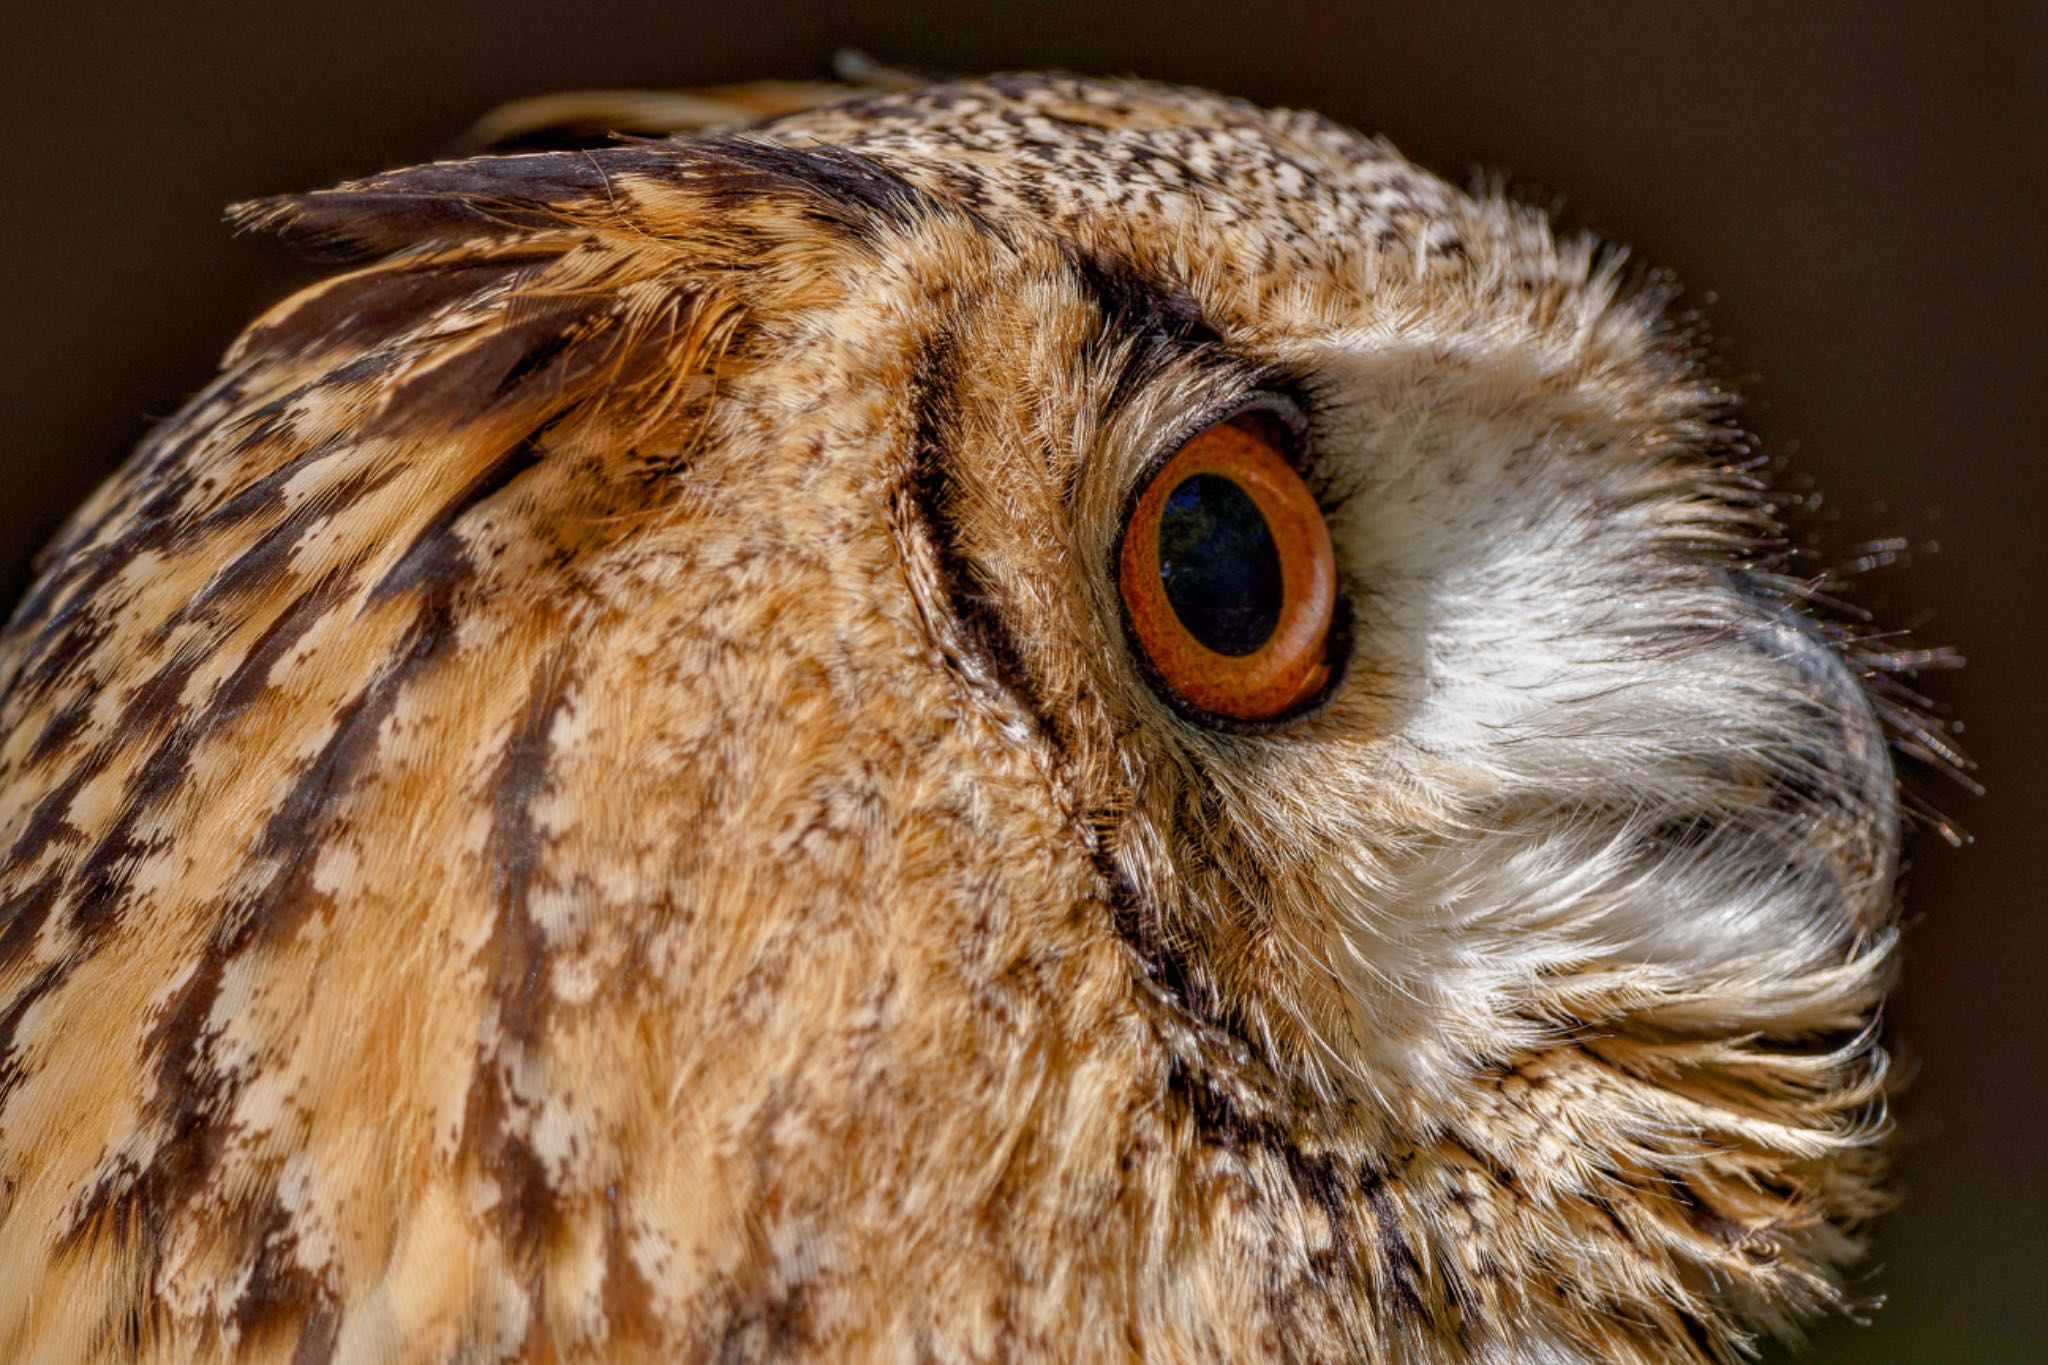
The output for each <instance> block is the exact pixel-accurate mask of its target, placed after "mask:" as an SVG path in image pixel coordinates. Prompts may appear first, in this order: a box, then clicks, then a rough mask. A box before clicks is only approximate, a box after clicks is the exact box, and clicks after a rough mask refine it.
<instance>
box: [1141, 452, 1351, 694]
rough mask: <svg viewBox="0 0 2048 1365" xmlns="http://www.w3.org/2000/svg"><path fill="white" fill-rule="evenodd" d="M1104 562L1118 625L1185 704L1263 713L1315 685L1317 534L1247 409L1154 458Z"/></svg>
mask: <svg viewBox="0 0 2048 1365" xmlns="http://www.w3.org/2000/svg"><path fill="white" fill-rule="evenodd" d="M1117 568H1118V573H1117V586H1118V589H1119V591H1120V592H1121V593H1122V594H1123V601H1124V610H1125V613H1126V616H1127V619H1128V621H1129V624H1130V630H1131V634H1132V635H1133V636H1134V637H1136V639H1137V642H1138V645H1139V647H1140V648H1142V649H1143V650H1144V654H1145V658H1146V659H1147V660H1148V661H1149V662H1150V663H1151V665H1152V669H1153V671H1154V673H1155V674H1156V675H1157V677H1158V680H1159V681H1160V682H1162V683H1164V684H1165V686H1166V687H1167V688H1168V689H1169V690H1171V692H1172V693H1173V694H1174V696H1176V697H1178V698H1179V699H1180V700H1181V701H1182V702H1184V703H1186V704H1187V705H1188V706H1190V707H1193V708H1194V709H1195V710H1197V711H1201V712H1206V713H1208V714H1210V715H1213V716H1221V717H1227V718H1228V719H1231V720H1237V721H1265V720H1274V719H1278V718H1280V717H1283V716H1285V715H1287V714H1288V713H1289V712H1291V711H1294V710H1297V709H1299V708H1300V707H1302V706H1304V705H1305V704H1307V703H1308V702H1311V701H1313V700H1314V699H1315V698H1316V697H1317V696H1318V695H1319V694H1320V693H1321V692H1322V691H1323V690H1324V688H1325V687H1326V685H1327V684H1328V683H1329V681H1330V671H1331V663H1330V627H1331V621H1332V619H1333V616H1334V614H1335V611H1336V603H1337V564H1336V555H1335V554H1334V552H1333V551H1332V550H1331V547H1330V530H1329V527H1327V526H1326V525H1324V524H1323V513H1322V509H1321V508H1320V507H1318V506H1317V505H1316V500H1315V496H1314V495H1313V494H1312V493H1310V492H1309V490H1308V485H1306V484H1304V483H1303V482H1302V481H1301V476H1300V475H1299V474H1297V473H1295V472H1294V468H1293V466H1292V465H1290V464H1289V463H1288V462H1287V459H1286V457H1285V456H1284V455H1283V454H1282V453H1281V451H1280V450H1279V448H1278V447H1277V445H1276V443H1275V441H1274V439H1273V436H1272V432H1271V430H1270V428H1269V427H1268V425H1267V423H1266V422H1265V421H1263V420H1261V419H1259V418H1258V417H1257V416H1256V415H1255V414H1246V415H1244V416H1240V417H1233V418H1230V419H1228V420H1225V421H1222V422H1218V423H1216V424H1215V425H1214V426H1211V427H1209V428H1207V429H1206V430H1204V431H1202V432H1201V433H1200V434H1198V435H1197V436H1195V437H1194V439H1192V440H1190V441H1189V442H1188V443H1187V444H1186V445H1184V446H1182V447H1181V448H1180V449H1179V450H1178V451H1177V452H1175V453H1174V455H1173V457H1172V458H1171V459H1169V460H1168V461H1167V462H1166V463H1165V464H1164V465H1163V466H1161V467H1160V469H1159V471H1158V472H1157V473H1156V474H1154V475H1153V476H1152V480H1151V482H1149V483H1147V484H1146V485H1145V487H1144V490H1143V491H1142V492H1140V493H1139V495H1138V499H1137V502H1136V504H1135V505H1134V506H1133V507H1132V509H1131V515H1130V520H1129V521H1128V522H1127V523H1126V524H1125V526H1124V534H1123V544H1122V548H1121V550H1120V552H1119V555H1118V565H1117Z"/></svg>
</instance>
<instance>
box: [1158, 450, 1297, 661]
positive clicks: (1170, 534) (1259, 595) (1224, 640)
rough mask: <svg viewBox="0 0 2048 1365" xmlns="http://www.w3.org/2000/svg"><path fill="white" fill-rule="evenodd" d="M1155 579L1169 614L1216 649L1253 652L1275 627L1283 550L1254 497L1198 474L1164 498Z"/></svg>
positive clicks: (1227, 482) (1223, 480) (1216, 478)
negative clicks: (1168, 604) (1162, 587)
mask: <svg viewBox="0 0 2048 1365" xmlns="http://www.w3.org/2000/svg"><path fill="white" fill-rule="evenodd" d="M1159 577H1160V579H1161V581H1162V582H1164V583H1165V585H1166V600H1167V601H1168V602H1171V603H1172V604H1173V613H1174V615H1176V616H1178V617H1180V623H1181V624H1182V625H1183V626H1186V627H1187V631H1188V634H1190V635H1192V636H1194V637H1195V638H1196V639H1197V640H1199V641H1201V642H1202V643H1203V644H1204V645H1206V646H1208V647H1209V648H1210V649H1213V650H1215V651H1216V652H1217V653H1218V654H1250V653H1251V652H1252V651H1253V650H1256V649H1257V648H1258V647H1259V646H1260V645H1263V644H1264V643H1266V641H1267V640H1268V639H1270V638H1271V637H1272V634H1273V628H1274V627H1275V626H1278V625H1279V624H1280V606H1281V602H1282V595H1281V584H1280V551H1279V549H1278V547H1276V546H1275V545H1274V544H1273V532H1272V530H1271V528H1269V527H1268V526H1267V525H1266V518H1265V517H1264V516H1262V515H1261V514H1260V512H1259V505H1258V504H1257V503H1256V502H1253V501H1252V499H1251V495H1250V494H1248V493H1246V492H1245V491H1244V490H1243V489H1242V488H1239V487H1238V486H1237V485H1236V484H1235V483H1233V482H1231V481H1230V480H1229V479H1226V478H1224V477H1223V476H1222V475H1220V474H1195V475H1192V476H1190V477H1189V478H1186V479H1184V480H1182V481H1181V482H1180V483H1179V484H1178V485H1176V486H1175V488H1174V490H1173V491H1172V492H1171V493H1169V494H1167V495H1166V510H1165V511H1164V512H1162V513H1161V514H1160V517H1159Z"/></svg>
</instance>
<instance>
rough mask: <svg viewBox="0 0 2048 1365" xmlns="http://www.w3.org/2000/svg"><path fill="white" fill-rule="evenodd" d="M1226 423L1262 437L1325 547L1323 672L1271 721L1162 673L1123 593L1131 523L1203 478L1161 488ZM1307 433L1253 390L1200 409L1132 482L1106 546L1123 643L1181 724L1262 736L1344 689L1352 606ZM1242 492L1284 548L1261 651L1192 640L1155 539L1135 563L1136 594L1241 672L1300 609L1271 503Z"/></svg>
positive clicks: (1303, 422) (1289, 405)
mask: <svg viewBox="0 0 2048 1365" xmlns="http://www.w3.org/2000/svg"><path fill="white" fill-rule="evenodd" d="M1232 423H1237V424H1241V425H1244V426H1248V427H1250V428H1252V429H1253V431H1254V433H1255V434H1256V435H1258V436H1259V437H1261V438H1262V439H1263V443H1264V445H1265V446H1266V447H1267V448H1268V449H1269V450H1270V452H1271V453H1272V455H1273V457H1274V459H1275V461H1276V463H1277V464H1278V465H1279V466H1281V467H1282V468H1283V469H1284V470H1285V472H1286V474H1287V475H1288V476H1289V477H1291V479H1292V480H1294V481H1295V482H1296V483H1297V484H1298V487H1299V492H1300V494H1302V495H1304V496H1303V497H1302V500H1301V501H1302V503H1303V504H1305V506H1306V507H1307V508H1309V509H1310V510H1312V512H1313V519H1312V521H1311V522H1309V523H1308V525H1309V529H1310V532H1311V534H1313V535H1315V536H1318V537H1319V538H1320V540H1321V542H1322V546H1323V553H1322V554H1321V556H1320V563H1321V565H1322V566H1323V575H1322V577H1323V583H1324V587H1325V589H1326V591H1327V596H1328V601H1329V614H1328V620H1327V624H1325V625H1323V626H1322V646H1323V647H1322V656H1321V658H1320V659H1319V660H1315V661H1313V662H1312V663H1311V664H1310V665H1308V667H1309V668H1310V669H1311V670H1313V669H1314V668H1317V667H1320V668H1321V669H1322V672H1323V677H1322V680H1321V681H1320V682H1319V683H1317V684H1315V685H1314V687H1313V690H1312V691H1309V692H1306V693H1299V692H1297V693H1296V694H1295V695H1294V698H1293V700H1291V701H1290V702H1287V703H1283V704H1282V705H1281V707H1280V709H1279V710H1277V711H1274V712H1273V713H1271V714H1267V715H1235V714H1231V713H1229V712H1225V711H1219V710H1214V709H1210V708H1209V707H1206V706H1203V705H1202V704H1201V703H1200V702H1199V701H1196V700H1194V699H1191V698H1190V697H1189V696H1187V695H1186V694H1185V693H1184V692H1183V691H1182V690H1181V688H1180V687H1179V686H1177V685H1176V684H1175V683H1174V681H1173V680H1172V679H1170V678H1168V677H1167V676H1166V673H1165V671H1164V670H1163V669H1162V668H1161V667H1160V665H1159V663H1158V661H1157V660H1156V659H1155V658H1154V657H1153V654H1152V651H1151V649H1150V648H1149V647H1148V646H1147V644H1146V640H1145V636H1144V633H1143V631H1142V630H1141V628H1140V625H1139V622H1138V621H1137V620H1136V619H1135V618H1134V615H1133V611H1132V604H1131V596H1130V594H1128V593H1126V592H1125V591H1124V582H1125V577H1126V574H1127V573H1129V572H1130V570H1131V569H1132V568H1133V567H1134V566H1133V564H1132V562H1131V560H1130V559H1127V558H1126V554H1125V551H1126V549H1127V548H1129V539H1130V531H1131V528H1132V526H1133V525H1135V524H1136V522H1137V518H1138V515H1139V512H1140V509H1141V507H1143V506H1144V505H1145V503H1146V502H1147V500H1148V498H1150V499H1151V500H1152V501H1154V502H1155V503H1157V504H1163V503H1164V502H1165V500H1166V497H1167V496H1168V495H1169V494H1170V493H1172V492H1173V491H1174V490H1175V489H1178V488H1179V487H1180V485H1181V484H1182V483H1184V482H1185V481H1186V480H1187V479H1188V478H1191V477H1193V476H1194V475H1195V474H1197V473H1200V472H1204V471H1203V470H1201V469H1200V468H1198V467H1190V468H1189V469H1188V470H1187V471H1186V473H1184V474H1183V475H1182V476H1181V477H1179V478H1176V479H1174V480H1173V481H1172V486H1171V487H1168V486H1166V475H1167V473H1168V471H1169V468H1170V467H1171V466H1172V465H1173V464H1174V463H1175V462H1176V461H1177V460H1179V459H1181V457H1182V456H1183V455H1184V454H1185V453H1187V451H1188V450H1189V448H1190V447H1192V446H1193V445H1194V444H1195V443H1196V442H1197V441H1198V440H1199V439H1200V438H1201V437H1202V436H1203V435H1205V434H1206V433H1208V432H1209V431H1211V430H1213V429H1215V428H1217V427H1221V426H1226V425H1229V424H1232ZM1307 432H1308V419H1307V417H1306V415H1305V414H1304V413H1303V410H1302V408H1301V406H1300V405H1299V404H1298V403H1296V402H1295V401H1294V400H1292V399H1290V398H1288V397H1286V396H1285V395H1283V394H1279V393H1273V392H1260V393H1255V394H1252V395H1250V396H1248V397H1245V398H1243V399H1241V400H1240V401H1238V402H1236V403H1234V404H1232V405H1230V406H1228V407H1222V408H1218V409H1216V410H1214V411H1212V412H1209V413H1205V414H1204V415H1203V416H1202V417H1200V418H1199V419H1197V420H1195V421H1191V422H1189V423H1187V424H1186V425H1184V426H1183V427H1181V428H1180V429H1179V430H1178V431H1176V433H1175V434H1174V436H1173V437H1172V438H1170V439H1168V440H1166V441H1164V442H1162V443H1161V444H1160V448H1159V450H1158V451H1157V453H1155V454H1154V455H1153V456H1152V457H1151V458H1150V459H1148V460H1147V461H1146V462H1145V466H1144V468H1143V469H1142V470H1141V471H1140V473H1139V475H1138V477H1137V478H1135V479H1134V480H1132V483H1131V488H1130V491H1129V493H1128V494H1127V495H1126V497H1125V499H1124V505H1123V513H1122V517H1121V519H1120V520H1119V522H1118V524H1117V531H1116V536H1115V539H1114V542H1113V543H1112V545H1111V546H1110V556H1109V577H1110V583H1111V586H1112V587H1113V588H1114V589H1115V590H1116V600H1117V610H1118V615H1119V617H1120V619H1121V622H1122V625H1123V631H1124V641H1125V644H1126V645H1127V647H1128V648H1129V651H1130V654H1131V657H1132V659H1133V660H1135V662H1136V664H1137V667H1138V672H1139V674H1140V676H1142V677H1143V678H1144V680H1145V683H1146V685H1147V686H1148V687H1150V688H1151V690H1152V692H1153V694H1154V695H1156V696H1157V697H1158V698H1159V699H1160V700H1161V701H1162V702H1164V703H1165V704H1166V705H1167V707H1168V708H1169V709H1170V710H1172V711H1173V712H1174V713H1175V714H1177V715H1179V716H1180V717H1181V718H1182V719H1184V720H1188V721H1191V722H1193V723H1194V724H1196V725H1200V726H1202V727H1204V728H1206V729H1211V730H1220V731H1224V732H1227V733H1233V734H1261V733H1266V732H1269V731H1273V730H1279V729H1284V728H1287V727H1289V726H1293V725H1296V724H1298V723H1300V722H1302V721H1304V720H1307V719H1309V718H1311V717H1313V716H1315V715H1317V714H1319V713H1320V712H1322V711H1323V710H1324V709H1325V708H1326V707H1327V706H1328V705H1329V703H1330V701H1331V699H1332V698H1333V697H1334V696H1335V695H1336V693H1337V691H1338V689H1339V688H1340V687H1342V686H1343V683H1344V679H1345V676H1346V675H1347V674H1348V672H1349V671H1350V664H1351V606H1350V603H1349V601H1348V600H1347V599H1346V597H1345V595H1344V592H1343V585H1342V582H1341V578H1340V577H1339V575H1338V574H1337V573H1336V557H1335V551H1334V547H1333V546H1332V545H1331V544H1330V539H1329V524H1328V520H1327V517H1326V515H1325V512H1324V508H1323V506H1322V502H1321V500H1320V499H1319V498H1317V497H1316V496H1315V493H1314V491H1313V489H1312V488H1311V487H1310V485H1309V481H1308V478H1307V477H1306V475H1307V471H1306V470H1305V469H1304V468H1303V460H1302V452H1303V450H1304V448H1305V446H1306V438H1307ZM1197 463H1198V462H1197ZM1207 472H1212V473H1222V474H1224V476H1225V477H1227V478H1230V479H1231V481H1232V482H1234V483H1237V484H1238V485H1239V486H1240V487H1241V488H1243V487H1244V483H1243V480H1242V479H1240V478H1239V477H1238V476H1237V474H1236V473H1235V472H1226V471H1223V470H1216V469H1211V470H1209V471H1207ZM1245 492H1246V493H1247V495H1248V496H1250V497H1251V498H1252V500H1253V502H1254V503H1255V504H1256V505H1257V506H1258V507H1259V511H1260V515H1261V516H1262V517H1264V518H1266V522H1267V527H1268V530H1269V531H1272V532H1273V533H1274V543H1275V546H1276V548H1280V549H1281V566H1282V575H1283V579H1282V581H1283V585H1284V586H1283V588H1282V599H1281V600H1282V608H1281V616H1282V619H1281V622H1280V623H1279V624H1276V626H1275V627H1274V634H1273V637H1269V640H1268V643H1267V644H1265V645H1261V646H1260V648H1259V649H1258V650H1255V651H1253V653H1252V654H1249V655H1240V656H1233V655H1225V654H1218V653H1216V652H1215V651H1214V650H1210V649H1208V648H1207V647H1206V646H1204V645H1202V644H1201V642H1200V641H1199V640H1196V639H1194V637H1193V635H1192V632H1189V631H1188V630H1187V627H1186V626H1185V624H1183V623H1182V622H1181V621H1180V619H1179V617H1178V614H1177V613H1175V612H1174V611H1173V608H1172V606H1171V604H1170V603H1168V602H1167V601H1166V596H1165V589H1164V585H1163V583H1161V581H1160V578H1159V573H1158V542H1157V537H1156V536H1155V537H1154V538H1153V539H1152V542H1151V546H1150V551H1149V553H1144V552H1142V551H1143V549H1144V547H1143V546H1142V545H1141V546H1140V551H1141V552H1140V553H1138V554H1136V555H1135V556H1133V557H1132V558H1134V559H1136V560H1139V561H1142V562H1143V564H1145V565H1147V566H1149V572H1145V573H1143V574H1141V576H1140V578H1139V582H1140V583H1142V584H1145V585H1146V587H1145V588H1144V589H1142V590H1141V596H1150V597H1152V598H1154V599H1155V600H1156V607H1157V609H1160V610H1163V612H1164V613H1165V619H1166V620H1168V621H1169V622H1171V623H1172V625H1173V627H1174V629H1176V630H1177V631H1179V632H1180V633H1181V634H1182V635H1183V636H1185V637H1186V639H1187V643H1188V644H1190V645H1191V646H1192V647H1193V648H1194V649H1195V650H1197V651H1200V653H1202V654H1204V655H1206V656H1207V657H1208V660H1210V661H1213V662H1214V663H1215V664H1216V665H1218V666H1220V667H1221V669H1223V670H1224V671H1226V672H1229V671H1236V670H1238V669H1240V668H1241V666H1242V664H1241V661H1244V660H1251V659H1256V658H1259V657H1260V656H1262V655H1264V654H1265V653H1266V652H1267V651H1268V650H1269V649H1270V648H1271V640H1272V639H1275V638H1278V637H1279V635H1280V634H1281V632H1282V631H1283V629H1285V628H1286V625H1287V622H1288V619H1289V617H1290V615H1298V614H1299V613H1300V611H1301V610H1304V609H1305V607H1298V606H1293V604H1290V603H1289V599H1288V596H1287V591H1288V588H1290V587H1292V586H1294V584H1293V581H1292V580H1291V579H1289V578H1288V577H1287V574H1288V566H1289V564H1290V563H1292V562H1293V561H1294V558H1295V557H1294V556H1290V555H1289V554H1288V553H1287V551H1286V550H1285V548H1284V547H1283V541H1282V532H1281V529H1280V528H1279V527H1277V526H1276V525H1275V524H1274V522H1273V519H1272V512H1271V510H1270V509H1269V506H1268V503H1267V501H1266V500H1265V499H1264V498H1262V497H1260V496H1259V494H1258V493H1257V492H1254V491H1253V490H1252V489H1249V488H1246V489H1245ZM1155 524H1156V523H1155Z"/></svg>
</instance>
